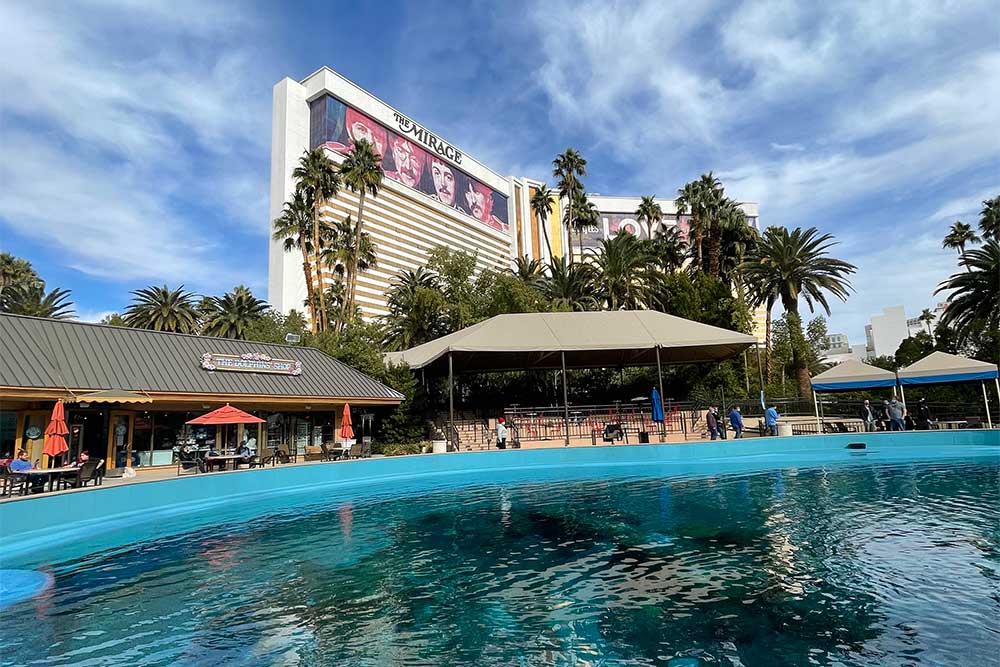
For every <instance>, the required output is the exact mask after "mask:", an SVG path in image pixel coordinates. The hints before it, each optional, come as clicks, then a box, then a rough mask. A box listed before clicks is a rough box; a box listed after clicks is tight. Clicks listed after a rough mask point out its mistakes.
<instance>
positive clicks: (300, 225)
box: [271, 187, 319, 333]
mask: <svg viewBox="0 0 1000 667" xmlns="http://www.w3.org/2000/svg"><path fill="white" fill-rule="evenodd" d="M271 226H272V238H274V240H275V241H281V242H282V245H283V246H284V248H285V252H291V251H292V250H295V249H298V250H300V251H301V252H302V273H303V275H304V276H305V279H306V304H307V305H308V307H309V314H310V316H311V319H312V323H311V326H312V331H313V333H316V332H317V331H318V326H319V316H318V314H317V312H318V310H319V307H318V305H317V297H316V289H315V283H314V281H313V263H312V261H311V260H310V256H311V255H312V254H313V252H314V250H313V248H314V246H313V240H312V236H313V233H312V227H313V212H312V210H311V208H310V205H309V202H308V201H307V198H306V194H305V192H304V191H303V189H302V188H301V187H300V188H296V189H295V193H294V194H293V195H292V198H291V199H290V200H288V201H287V202H285V205H284V207H283V208H282V209H281V215H280V216H278V217H277V218H275V219H274V221H273V222H272V223H271Z"/></svg>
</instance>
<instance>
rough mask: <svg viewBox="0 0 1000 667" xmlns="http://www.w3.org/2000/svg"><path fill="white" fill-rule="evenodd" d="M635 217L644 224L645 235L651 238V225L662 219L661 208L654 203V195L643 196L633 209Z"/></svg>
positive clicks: (658, 222) (657, 223)
mask: <svg viewBox="0 0 1000 667" xmlns="http://www.w3.org/2000/svg"><path fill="white" fill-rule="evenodd" d="M635 219H636V220H637V221H638V222H639V224H640V225H645V226H646V236H647V237H648V238H653V227H654V226H656V225H659V224H660V222H661V221H662V220H663V209H662V208H660V205H659V204H657V203H656V195H650V196H647V197H643V198H642V199H641V200H640V202H639V208H637V209H636V210H635Z"/></svg>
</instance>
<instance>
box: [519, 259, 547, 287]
mask: <svg viewBox="0 0 1000 667" xmlns="http://www.w3.org/2000/svg"><path fill="white" fill-rule="evenodd" d="M511 273H512V274H513V275H515V276H517V278H518V280H520V281H521V282H522V283H524V284H525V285H527V286H528V287H531V288H537V287H538V286H539V285H540V284H541V282H542V280H543V279H544V278H545V275H544V274H543V273H542V263H541V262H540V261H538V260H537V259H529V258H528V257H527V256H526V255H523V256H521V257H518V258H517V259H515V260H514V268H513V269H511Z"/></svg>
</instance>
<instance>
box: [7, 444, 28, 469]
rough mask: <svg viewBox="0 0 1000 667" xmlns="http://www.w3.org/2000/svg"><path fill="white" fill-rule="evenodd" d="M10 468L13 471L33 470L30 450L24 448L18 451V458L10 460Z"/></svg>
mask: <svg viewBox="0 0 1000 667" xmlns="http://www.w3.org/2000/svg"><path fill="white" fill-rule="evenodd" d="M7 467H8V468H10V471H11V472H24V471H26V470H31V459H30V458H29V457H28V452H27V451H26V450H24V449H22V450H21V451H19V452H18V453H17V458H16V459H14V460H13V461H11V462H10V465H8V466H7Z"/></svg>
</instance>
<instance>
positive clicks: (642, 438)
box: [639, 431, 649, 445]
mask: <svg viewBox="0 0 1000 667" xmlns="http://www.w3.org/2000/svg"><path fill="white" fill-rule="evenodd" d="M639 444H640V445H648V444H649V431H639Z"/></svg>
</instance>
